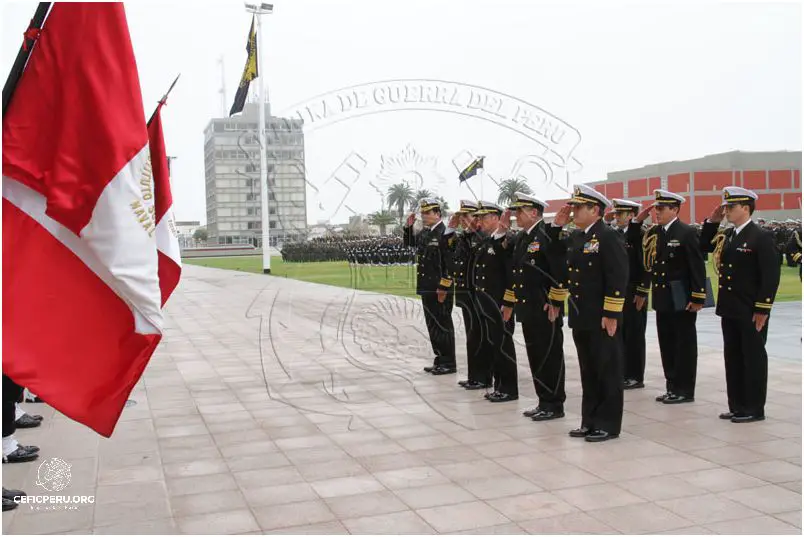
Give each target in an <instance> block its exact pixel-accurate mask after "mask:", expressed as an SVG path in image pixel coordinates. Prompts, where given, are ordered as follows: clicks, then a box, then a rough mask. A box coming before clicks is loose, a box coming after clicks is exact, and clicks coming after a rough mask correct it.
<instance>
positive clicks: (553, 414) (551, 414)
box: [530, 410, 564, 421]
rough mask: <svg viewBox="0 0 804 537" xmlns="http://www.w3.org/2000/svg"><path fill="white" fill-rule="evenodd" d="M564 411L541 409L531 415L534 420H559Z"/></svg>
mask: <svg viewBox="0 0 804 537" xmlns="http://www.w3.org/2000/svg"><path fill="white" fill-rule="evenodd" d="M563 417H564V412H563V411H561V410H559V411H553V410H541V411H539V412H538V413H537V414H534V415H533V416H531V417H530V419H532V420H533V421H549V420H557V419H558V418H563Z"/></svg>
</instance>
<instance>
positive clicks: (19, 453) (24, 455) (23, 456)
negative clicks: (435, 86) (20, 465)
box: [3, 445, 39, 464]
mask: <svg viewBox="0 0 804 537" xmlns="http://www.w3.org/2000/svg"><path fill="white" fill-rule="evenodd" d="M32 447H35V446H22V445H20V446H17V449H15V450H14V451H13V452H11V453H9V454H8V455H5V456H3V464H5V463H7V462H8V463H12V462H28V461H32V460H35V459H36V458H37V457H39V453H37V451H39V448H36V451H33V450H32V449H31V448H32Z"/></svg>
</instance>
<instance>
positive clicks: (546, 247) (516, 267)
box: [505, 220, 569, 322]
mask: <svg viewBox="0 0 804 537" xmlns="http://www.w3.org/2000/svg"><path fill="white" fill-rule="evenodd" d="M560 233H561V228H560V227H556V226H547V225H546V224H545V223H544V220H542V221H541V222H539V223H538V224H536V226H535V227H534V228H533V229H532V230H531V231H530V232H528V230H526V229H523V230H521V231H519V233H517V234H516V237H515V238H514V240H513V241H512V246H511V249H512V260H511V287H510V288H509V289H508V290H507V291H506V293H505V303H506V305H507V306H513V307H514V311H515V313H516V316H517V319H519V320H520V321H521V320H523V319H525V318H527V316H529V315H533V314H534V313H536V314H541V315H545V313H544V304H545V303H546V302H550V304H552V305H554V306H559V307H560V308H561V309H562V315H563V309H564V300H566V298H567V295H568V294H569V293H568V291H567V285H566V283H567V261H566V253H567V249H566V246H565V245H564V244H562V241H561V240H560V239H559V235H560ZM558 322H561V321H558Z"/></svg>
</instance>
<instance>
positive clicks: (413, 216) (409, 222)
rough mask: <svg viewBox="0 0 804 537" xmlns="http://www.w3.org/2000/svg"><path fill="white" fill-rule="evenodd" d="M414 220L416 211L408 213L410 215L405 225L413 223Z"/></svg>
mask: <svg viewBox="0 0 804 537" xmlns="http://www.w3.org/2000/svg"><path fill="white" fill-rule="evenodd" d="M415 221H416V213H410V215H409V216H408V223H407V225H408V226H412V225H413V222H415Z"/></svg>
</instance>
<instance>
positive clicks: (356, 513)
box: [325, 491, 409, 520]
mask: <svg viewBox="0 0 804 537" xmlns="http://www.w3.org/2000/svg"><path fill="white" fill-rule="evenodd" d="M325 501H326V503H327V505H328V506H329V508H330V510H331V511H332V512H333V513H335V516H337V517H338V519H339V520H344V519H352V518H363V517H368V516H375V515H383V514H387V513H395V512H398V511H408V510H409V508H408V506H407V505H405V504H404V503H403V502H402V501H401V500H400V499H399V498H398V497H396V496H395V495H394V493H393V492H390V491H377V492H369V493H366V494H356V495H354V496H337V497H331V498H327V499H326V500H325Z"/></svg>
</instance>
